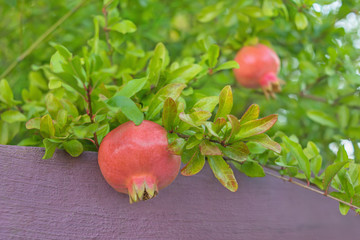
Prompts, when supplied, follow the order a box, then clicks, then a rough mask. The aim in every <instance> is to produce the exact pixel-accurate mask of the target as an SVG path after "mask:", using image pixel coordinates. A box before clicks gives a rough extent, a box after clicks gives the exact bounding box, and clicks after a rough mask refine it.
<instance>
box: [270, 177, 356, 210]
mask: <svg viewBox="0 0 360 240" xmlns="http://www.w3.org/2000/svg"><path fill="white" fill-rule="evenodd" d="M264 171H265V173H266V174H268V175H270V176H272V177H276V178H278V179H282V180H284V181H286V182H290V183H293V184H295V185H297V186H300V187H302V188H305V189H307V190H310V191H313V192H315V193H317V194H321V195H323V196H325V197H328V198H331V199H333V200H335V201H338V202H339V203H342V204H345V205H347V206H349V207H350V208H351V209H352V210H356V209H360V207H358V206H355V205H353V204H351V203H348V202H346V201H344V200H341V199H339V198H336V197H333V196H331V195H329V194H325V192H323V191H321V190H319V189H315V188H312V187H310V186H307V185H305V184H302V183H299V182H296V181H293V180H292V179H290V178H286V177H283V176H280V175H278V174H275V173H272V172H270V171H266V170H264Z"/></svg>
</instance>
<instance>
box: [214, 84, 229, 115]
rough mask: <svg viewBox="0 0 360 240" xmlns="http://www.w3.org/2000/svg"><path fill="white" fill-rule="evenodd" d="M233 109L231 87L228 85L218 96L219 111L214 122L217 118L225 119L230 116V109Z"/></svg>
mask: <svg viewBox="0 0 360 240" xmlns="http://www.w3.org/2000/svg"><path fill="white" fill-rule="evenodd" d="M232 107H233V95H232V91H231V87H230V86H229V85H228V86H226V87H224V88H223V89H222V90H221V92H220V95H219V109H218V111H217V113H216V116H215V120H216V119H218V118H219V117H223V118H225V117H226V116H227V115H228V114H230V112H231V109H232Z"/></svg>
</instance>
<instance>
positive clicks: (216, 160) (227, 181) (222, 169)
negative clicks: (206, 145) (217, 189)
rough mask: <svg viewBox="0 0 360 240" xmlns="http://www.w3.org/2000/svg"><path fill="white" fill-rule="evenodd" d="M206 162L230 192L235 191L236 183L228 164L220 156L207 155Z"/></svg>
mask: <svg viewBox="0 0 360 240" xmlns="http://www.w3.org/2000/svg"><path fill="white" fill-rule="evenodd" d="M208 162H209V165H210V168H211V170H212V171H213V173H214V175H215V177H216V178H217V179H218V180H219V181H220V183H221V184H222V185H223V186H224V187H226V188H227V189H229V190H230V191H231V192H236V190H237V189H238V183H237V181H236V179H235V176H234V172H233V170H232V169H231V168H230V166H229V164H227V163H226V162H225V160H224V159H223V158H222V157H221V156H209V157H208Z"/></svg>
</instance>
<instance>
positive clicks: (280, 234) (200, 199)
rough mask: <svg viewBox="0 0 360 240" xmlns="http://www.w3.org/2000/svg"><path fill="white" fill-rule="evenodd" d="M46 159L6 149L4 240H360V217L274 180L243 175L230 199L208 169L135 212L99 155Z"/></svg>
mask: <svg viewBox="0 0 360 240" xmlns="http://www.w3.org/2000/svg"><path fill="white" fill-rule="evenodd" d="M43 153H44V149H42V148H34V147H16V146H3V145H0V170H1V171H0V206H1V209H0V239H9V240H10V239H256V240H260V239H261V240H263V239H324V240H330V239H336V240H338V239H347V240H351V239H354V240H358V239H360V217H358V216H355V215H354V214H350V215H348V216H345V217H344V216H341V215H340V213H339V212H338V208H337V206H338V204H337V202H335V201H333V200H331V199H327V198H325V197H323V196H320V195H316V194H314V193H312V192H310V191H307V190H305V189H302V188H299V187H297V186H294V185H292V184H289V183H285V182H283V181H281V180H279V179H276V178H273V177H271V176H268V177H265V178H257V179H250V178H248V177H246V176H244V175H243V174H240V173H237V174H236V177H237V179H238V182H239V190H238V192H236V193H231V192H229V191H228V190H226V189H225V188H224V187H222V186H221V185H220V183H218V182H217V180H216V179H215V177H214V176H213V174H212V173H211V171H210V169H209V168H208V167H206V168H205V169H204V170H203V171H202V172H201V173H200V174H198V175H196V176H193V177H184V176H179V177H178V178H177V179H176V180H175V182H174V183H173V184H172V185H170V187H168V188H166V189H163V190H162V191H160V194H159V196H157V197H156V198H155V199H152V200H149V201H146V202H143V203H138V204H132V205H130V204H129V201H128V197H127V196H126V195H123V194H120V193H117V192H115V191H113V190H112V189H111V187H110V186H109V185H107V183H106V182H105V180H104V179H103V178H102V176H101V174H100V171H99V168H98V165H97V154H96V153H93V152H85V153H83V154H82V155H81V156H80V157H79V158H77V159H74V158H71V157H70V156H69V155H68V154H66V153H64V152H63V151H57V152H56V154H55V156H54V157H53V159H51V160H42V159H41V157H42V155H43Z"/></svg>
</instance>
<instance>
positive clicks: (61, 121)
mask: <svg viewBox="0 0 360 240" xmlns="http://www.w3.org/2000/svg"><path fill="white" fill-rule="evenodd" d="M67 119H68V112H67V111H66V110H65V109H60V110H59V112H58V114H57V117H56V123H57V125H58V126H59V127H60V128H63V127H65V125H66V123H67Z"/></svg>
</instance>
